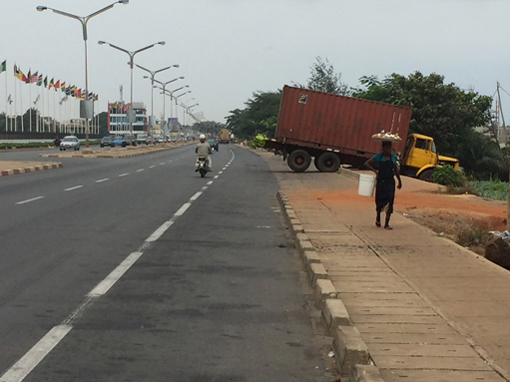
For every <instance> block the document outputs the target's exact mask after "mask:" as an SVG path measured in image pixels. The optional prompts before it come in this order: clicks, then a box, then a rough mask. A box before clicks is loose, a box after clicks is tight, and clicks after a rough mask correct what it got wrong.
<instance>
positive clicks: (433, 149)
mask: <svg viewBox="0 0 510 382" xmlns="http://www.w3.org/2000/svg"><path fill="white" fill-rule="evenodd" d="M432 152H433V153H434V154H436V143H435V142H432Z"/></svg>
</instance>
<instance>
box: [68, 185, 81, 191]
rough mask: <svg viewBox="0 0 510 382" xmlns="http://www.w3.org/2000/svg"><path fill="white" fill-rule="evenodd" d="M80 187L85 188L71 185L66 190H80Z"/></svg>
mask: <svg viewBox="0 0 510 382" xmlns="http://www.w3.org/2000/svg"><path fill="white" fill-rule="evenodd" d="M80 188H83V186H74V187H71V188H66V189H65V190H64V191H66V192H67V191H74V190H79V189H80Z"/></svg>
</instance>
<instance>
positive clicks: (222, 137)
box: [220, 129, 230, 143]
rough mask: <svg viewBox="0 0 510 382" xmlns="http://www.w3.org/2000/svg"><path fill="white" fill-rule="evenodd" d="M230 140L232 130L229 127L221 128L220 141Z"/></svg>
mask: <svg viewBox="0 0 510 382" xmlns="http://www.w3.org/2000/svg"><path fill="white" fill-rule="evenodd" d="M229 142H230V131H229V130H228V129H221V130H220V143H229Z"/></svg>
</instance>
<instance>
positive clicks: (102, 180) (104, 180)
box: [96, 178, 110, 183]
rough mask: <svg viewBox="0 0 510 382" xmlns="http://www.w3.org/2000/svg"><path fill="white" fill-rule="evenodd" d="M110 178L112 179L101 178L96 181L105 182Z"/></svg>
mask: <svg viewBox="0 0 510 382" xmlns="http://www.w3.org/2000/svg"><path fill="white" fill-rule="evenodd" d="M109 180H110V178H104V179H99V180H96V183H103V182H107V181H109Z"/></svg>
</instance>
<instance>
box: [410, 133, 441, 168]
mask: <svg viewBox="0 0 510 382" xmlns="http://www.w3.org/2000/svg"><path fill="white" fill-rule="evenodd" d="M410 138H411V137H410ZM406 146H407V142H406ZM436 163H437V154H436V148H435V145H434V141H433V140H432V139H423V138H420V137H414V145H413V146H412V147H411V149H410V150H409V154H408V158H407V160H406V165H407V166H409V167H413V168H415V169H420V168H422V167H423V166H426V165H430V164H432V165H435V164H436Z"/></svg>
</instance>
